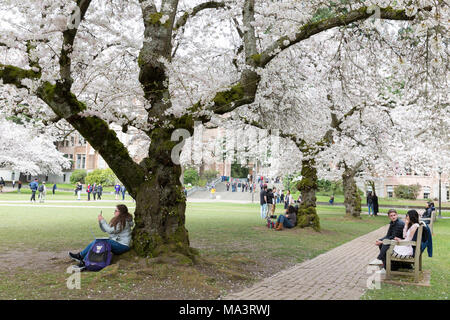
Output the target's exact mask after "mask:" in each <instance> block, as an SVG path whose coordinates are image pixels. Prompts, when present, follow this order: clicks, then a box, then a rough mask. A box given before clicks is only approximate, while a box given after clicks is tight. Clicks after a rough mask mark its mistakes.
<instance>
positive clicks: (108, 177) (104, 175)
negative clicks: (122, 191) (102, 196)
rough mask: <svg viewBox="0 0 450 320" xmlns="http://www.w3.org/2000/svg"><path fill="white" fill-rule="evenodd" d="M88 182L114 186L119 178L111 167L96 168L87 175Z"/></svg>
mask: <svg viewBox="0 0 450 320" xmlns="http://www.w3.org/2000/svg"><path fill="white" fill-rule="evenodd" d="M85 180H86V183H90V184H94V183H96V184H102V185H103V186H113V185H114V184H115V183H116V181H118V180H119V179H117V176H116V175H115V174H114V172H113V171H112V170H111V169H109V168H108V169H95V170H94V171H92V172H89V174H88V175H87V176H86V179H85Z"/></svg>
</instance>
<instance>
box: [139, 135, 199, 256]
mask: <svg viewBox="0 0 450 320" xmlns="http://www.w3.org/2000/svg"><path fill="white" fill-rule="evenodd" d="M171 131H172V130H169V129H161V128H159V129H155V130H153V132H152V134H151V136H150V138H151V140H152V142H151V146H150V150H149V155H150V157H149V158H146V159H144V161H143V162H142V163H141V165H142V166H144V167H145V168H146V170H148V173H149V174H148V177H149V178H148V180H146V181H145V182H144V183H143V184H141V185H140V186H139V188H138V191H137V194H136V198H135V200H136V210H135V223H136V225H135V228H134V229H133V247H134V250H135V251H136V252H137V254H138V255H140V256H148V257H156V256H160V255H164V254H170V255H173V254H177V253H178V254H181V255H182V256H185V257H188V258H190V259H191V260H194V259H195V256H196V254H197V251H196V250H195V249H193V248H191V247H190V246H189V234H188V231H187V230H186V228H185V211H186V198H185V195H184V192H183V187H182V185H181V183H180V180H179V179H180V175H181V167H180V166H179V165H176V164H174V163H173V161H172V159H171V150H172V148H173V147H174V146H175V144H177V142H173V141H171V139H170V138H171V137H170V135H171Z"/></svg>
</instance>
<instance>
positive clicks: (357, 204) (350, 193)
mask: <svg viewBox="0 0 450 320" xmlns="http://www.w3.org/2000/svg"><path fill="white" fill-rule="evenodd" d="M355 173H356V172H355V170H352V169H351V168H348V167H346V168H345V170H344V173H343V174H342V181H343V187H344V205H345V214H346V216H348V217H354V218H360V217H361V196H360V194H359V191H358V187H357V186H356V181H355Z"/></svg>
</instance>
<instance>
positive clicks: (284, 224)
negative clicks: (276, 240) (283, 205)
mask: <svg viewBox="0 0 450 320" xmlns="http://www.w3.org/2000/svg"><path fill="white" fill-rule="evenodd" d="M297 212H298V209H297V208H296V207H293V206H289V208H288V209H286V214H285V215H282V214H280V216H279V217H278V219H277V224H276V226H275V230H276V231H281V230H283V228H293V227H295V226H296V225H297Z"/></svg>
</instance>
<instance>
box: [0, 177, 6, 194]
mask: <svg viewBox="0 0 450 320" xmlns="http://www.w3.org/2000/svg"><path fill="white" fill-rule="evenodd" d="M4 187H5V180H3V177H0V192H3V188H4Z"/></svg>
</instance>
